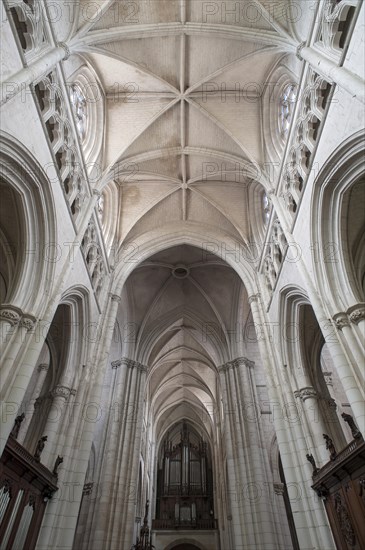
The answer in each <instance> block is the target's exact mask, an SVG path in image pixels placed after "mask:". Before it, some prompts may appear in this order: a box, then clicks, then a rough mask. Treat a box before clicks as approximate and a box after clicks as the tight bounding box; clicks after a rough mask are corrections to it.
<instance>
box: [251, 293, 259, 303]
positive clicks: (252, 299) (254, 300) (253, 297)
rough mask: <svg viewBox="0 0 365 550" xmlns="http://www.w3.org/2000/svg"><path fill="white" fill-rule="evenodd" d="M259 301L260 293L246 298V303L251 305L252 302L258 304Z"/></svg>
mask: <svg viewBox="0 0 365 550" xmlns="http://www.w3.org/2000/svg"><path fill="white" fill-rule="evenodd" d="M259 299H260V293H258V294H251V296H249V297H248V303H249V304H250V305H251V304H252V302H258V301H259Z"/></svg>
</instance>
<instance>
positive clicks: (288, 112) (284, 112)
mask: <svg viewBox="0 0 365 550" xmlns="http://www.w3.org/2000/svg"><path fill="white" fill-rule="evenodd" d="M296 99H297V86H296V85H295V84H288V85H287V86H285V88H284V89H283V91H282V93H281V96H280V103H279V129H280V133H281V136H282V137H283V138H285V137H286V136H287V135H288V132H289V128H290V124H291V121H292V117H293V111H294V106H295V102H296Z"/></svg>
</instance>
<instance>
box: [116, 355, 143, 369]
mask: <svg viewBox="0 0 365 550" xmlns="http://www.w3.org/2000/svg"><path fill="white" fill-rule="evenodd" d="M120 364H121V365H125V366H126V367H127V368H128V369H132V370H133V369H134V368H135V369H137V370H139V371H141V372H147V367H146V365H142V363H139V362H138V361H135V360H134V359H128V357H122V358H121V359H120Z"/></svg>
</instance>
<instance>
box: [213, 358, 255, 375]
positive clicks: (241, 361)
mask: <svg viewBox="0 0 365 550" xmlns="http://www.w3.org/2000/svg"><path fill="white" fill-rule="evenodd" d="M241 365H244V366H246V367H248V368H251V369H252V368H253V367H254V366H255V362H254V361H250V360H249V359H247V357H237V359H233V360H232V361H228V362H227V363H224V365H220V366H219V367H218V372H225V371H228V370H229V369H237V368H238V367H240V366H241Z"/></svg>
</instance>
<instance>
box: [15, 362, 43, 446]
mask: <svg viewBox="0 0 365 550" xmlns="http://www.w3.org/2000/svg"><path fill="white" fill-rule="evenodd" d="M48 369H49V364H48V363H41V364H40V365H38V367H37V371H38V373H39V374H38V377H37V381H36V384H35V386H34V390H33V393H32V397H31V401H30V403H33V408H35V407H36V401H37V399H38V398H39V396H40V394H41V391H42V387H43V384H44V381H45V379H46V376H47V372H48ZM33 414H34V411H32V412H30V411H28V410H27V411H26V412H25V418H24V421H23V422H22V425H21V427H20V432H19V436H18V441H19V442H20V443H21V444H22V445H23V444H24V440H25V438H26V435H27V431H28V428H29V425H30V423H31V420H32V418H33Z"/></svg>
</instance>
